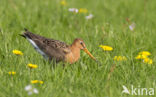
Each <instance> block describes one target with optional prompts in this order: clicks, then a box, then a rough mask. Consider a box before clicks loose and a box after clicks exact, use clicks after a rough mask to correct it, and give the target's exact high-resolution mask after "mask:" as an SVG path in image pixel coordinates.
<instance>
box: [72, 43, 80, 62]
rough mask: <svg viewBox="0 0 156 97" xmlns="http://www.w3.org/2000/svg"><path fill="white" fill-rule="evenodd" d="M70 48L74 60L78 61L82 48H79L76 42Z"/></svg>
mask: <svg viewBox="0 0 156 97" xmlns="http://www.w3.org/2000/svg"><path fill="white" fill-rule="evenodd" d="M70 49H71V53H72V55H73V62H76V61H77V60H78V59H79V58H80V48H78V47H76V46H75V45H74V44H72V45H71V47H70ZM73 62H72V63H73Z"/></svg>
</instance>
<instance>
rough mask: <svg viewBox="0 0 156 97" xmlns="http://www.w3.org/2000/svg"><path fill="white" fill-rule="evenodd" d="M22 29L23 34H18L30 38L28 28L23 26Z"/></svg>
mask: <svg viewBox="0 0 156 97" xmlns="http://www.w3.org/2000/svg"><path fill="white" fill-rule="evenodd" d="M24 31H25V32H24V33H23V34H19V35H20V36H22V37H24V38H26V37H28V38H30V36H29V34H27V33H28V32H29V31H28V29H26V28H24Z"/></svg>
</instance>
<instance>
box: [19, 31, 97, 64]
mask: <svg viewBox="0 0 156 97" xmlns="http://www.w3.org/2000/svg"><path fill="white" fill-rule="evenodd" d="M24 30H25V32H23V33H22V34H20V36H22V37H24V38H25V39H27V40H28V41H29V42H30V43H31V44H32V46H33V47H34V49H35V50H36V51H37V52H39V53H40V54H41V55H42V56H43V57H44V58H45V59H47V60H49V61H53V62H56V63H58V62H61V61H62V62H65V63H69V64H73V63H75V62H77V61H78V60H79V58H80V51H81V50H83V51H84V52H86V53H87V54H88V55H89V56H90V57H91V58H92V59H93V60H95V61H96V58H95V57H94V56H93V55H92V54H91V53H90V52H89V51H88V49H87V48H86V45H85V43H84V41H83V40H82V39H80V38H76V39H74V41H73V43H72V44H71V45H68V44H66V43H64V42H62V41H59V40H55V39H49V38H46V37H43V36H40V35H37V34H34V33H32V32H30V31H28V29H24Z"/></svg>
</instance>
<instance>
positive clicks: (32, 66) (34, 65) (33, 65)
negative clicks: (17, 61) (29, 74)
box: [27, 64, 38, 68]
mask: <svg viewBox="0 0 156 97" xmlns="http://www.w3.org/2000/svg"><path fill="white" fill-rule="evenodd" d="M27 66H28V67H29V68H37V67H38V66H37V65H36V64H28V65H27Z"/></svg>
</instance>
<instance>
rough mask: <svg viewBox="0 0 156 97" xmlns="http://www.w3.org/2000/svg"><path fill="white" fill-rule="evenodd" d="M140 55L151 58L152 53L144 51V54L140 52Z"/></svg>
mask: <svg viewBox="0 0 156 97" xmlns="http://www.w3.org/2000/svg"><path fill="white" fill-rule="evenodd" d="M139 55H144V56H149V55H151V53H150V52H148V51H142V52H139Z"/></svg>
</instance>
